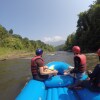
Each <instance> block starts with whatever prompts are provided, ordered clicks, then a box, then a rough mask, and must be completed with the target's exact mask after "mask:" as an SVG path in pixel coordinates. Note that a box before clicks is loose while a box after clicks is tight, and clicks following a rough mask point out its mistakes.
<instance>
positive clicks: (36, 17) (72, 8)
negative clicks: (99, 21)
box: [0, 0, 94, 43]
mask: <svg viewBox="0 0 100 100" xmlns="http://www.w3.org/2000/svg"><path fill="white" fill-rule="evenodd" d="M93 1H94V0H0V24H1V25H2V26H4V27H5V28H6V29H7V30H9V29H13V31H14V33H15V34H19V35H21V36H22V37H27V38H29V39H30V40H41V41H45V42H46V43H47V42H50V41H52V42H55V41H60V40H66V39H67V36H68V35H69V34H71V33H73V32H75V31H76V25H77V20H78V16H77V15H78V14H79V13H80V12H83V11H85V10H88V9H89V5H90V4H93Z"/></svg>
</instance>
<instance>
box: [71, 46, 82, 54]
mask: <svg viewBox="0 0 100 100" xmlns="http://www.w3.org/2000/svg"><path fill="white" fill-rule="evenodd" d="M72 51H73V52H74V53H80V47H79V46H73V48H72Z"/></svg>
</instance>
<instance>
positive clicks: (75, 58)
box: [70, 57, 80, 73]
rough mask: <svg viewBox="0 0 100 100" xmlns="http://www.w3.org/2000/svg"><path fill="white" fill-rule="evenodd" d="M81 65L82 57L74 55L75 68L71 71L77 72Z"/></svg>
mask: <svg viewBox="0 0 100 100" xmlns="http://www.w3.org/2000/svg"><path fill="white" fill-rule="evenodd" d="M79 67H80V58H79V57H74V69H72V70H71V71H70V73H76V72H77V71H78V68H79Z"/></svg>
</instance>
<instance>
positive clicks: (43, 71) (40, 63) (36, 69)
mask: <svg viewBox="0 0 100 100" xmlns="http://www.w3.org/2000/svg"><path fill="white" fill-rule="evenodd" d="M35 53H36V56H35V57H33V58H32V59H31V72H32V76H33V79H35V80H38V81H45V80H46V79H48V78H49V77H50V76H53V75H57V73H58V71H56V70H50V69H48V67H47V66H44V60H43V58H42V54H43V50H42V49H40V48H39V49H37V50H36V52H35Z"/></svg>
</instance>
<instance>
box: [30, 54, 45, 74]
mask: <svg viewBox="0 0 100 100" xmlns="http://www.w3.org/2000/svg"><path fill="white" fill-rule="evenodd" d="M37 59H41V60H42V61H43V63H44V60H43V59H42V57H41V56H35V57H34V58H32V59H31V72H32V75H37V74H38V73H39V68H38V65H37V64H36V60H37Z"/></svg>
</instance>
